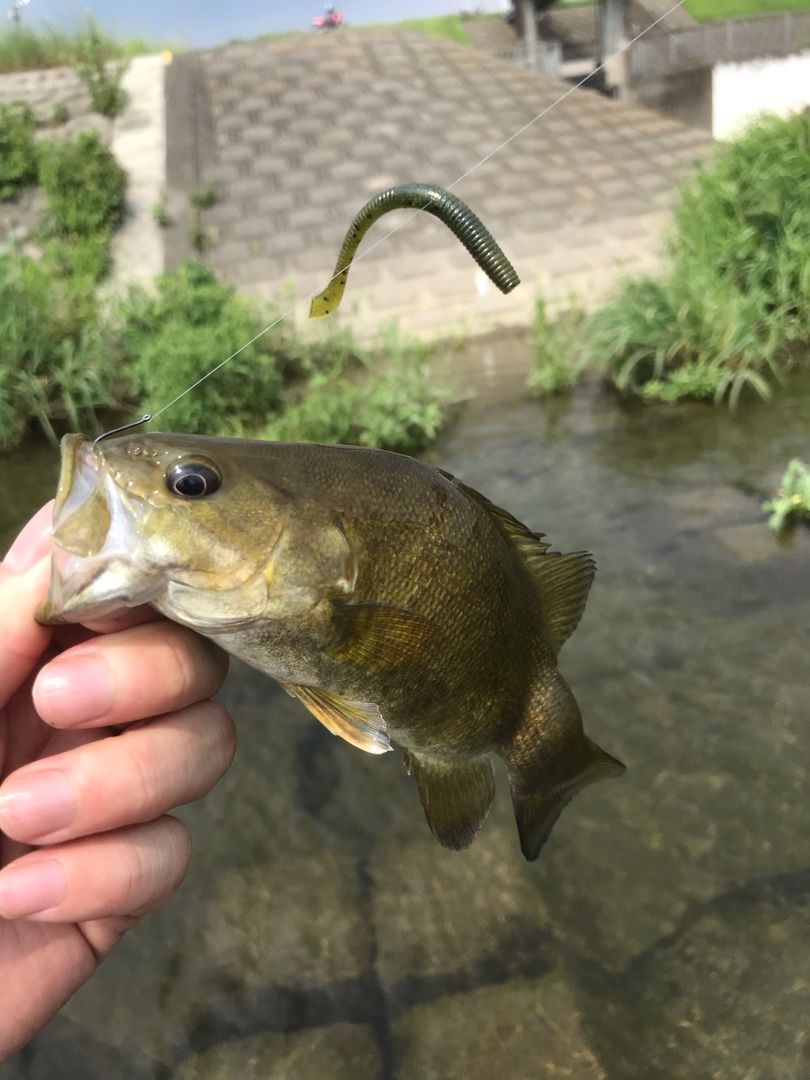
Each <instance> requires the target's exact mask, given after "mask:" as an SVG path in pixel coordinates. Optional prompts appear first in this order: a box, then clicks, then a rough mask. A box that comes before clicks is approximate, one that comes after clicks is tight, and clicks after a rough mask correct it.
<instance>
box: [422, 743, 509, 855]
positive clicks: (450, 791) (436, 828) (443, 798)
mask: <svg viewBox="0 0 810 1080" xmlns="http://www.w3.org/2000/svg"><path fill="white" fill-rule="evenodd" d="M405 768H406V769H407V770H408V772H409V773H410V774H411V775H412V776H413V778H414V780H415V781H416V789H417V791H418V792H419V800H420V802H421V803H422V809H423V810H424V811H425V817H426V818H427V823H428V825H429V826H430V831H431V832H432V833H433V835H434V836H435V837H436V839H437V840H438V841H439V843H440V844H443V845H444V847H448V848H452V849H453V850H454V851H460V850H461V849H462V848H466V847H469V846H470V844H471V843H472V842H473V840H474V839H475V835H476V833H477V832H478V830H479V829H480V828H481V826H482V825H483V823H484V818H485V817H486V816H487V813H488V812H489V808H490V805H491V803H492V800H493V798H494V796H495V780H494V778H493V775H492V765H491V764H490V761H489V758H478V759H476V760H473V761H461V762H453V763H452V764H450V763H446V762H443V761H436V760H434V759H428V758H423V757H417V755H416V754H414V753H412V752H410V751H406V752H405Z"/></svg>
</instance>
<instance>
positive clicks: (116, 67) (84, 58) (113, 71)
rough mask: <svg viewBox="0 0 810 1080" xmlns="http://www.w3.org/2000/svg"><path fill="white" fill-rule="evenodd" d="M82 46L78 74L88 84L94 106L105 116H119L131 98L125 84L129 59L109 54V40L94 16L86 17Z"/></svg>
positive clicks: (80, 47) (77, 68)
mask: <svg viewBox="0 0 810 1080" xmlns="http://www.w3.org/2000/svg"><path fill="white" fill-rule="evenodd" d="M79 49H80V56H81V59H80V61H79V62H78V64H77V67H76V74H77V75H78V76H79V78H80V79H81V80H82V82H83V83H84V85H85V86H86V87H87V92H88V93H89V95H90V101H91V102H92V104H93V108H94V110H95V111H96V112H97V113H100V114H101V115H102V116H109V117H113V116H118V115H119V113H121V112H123V111H124V108H125V107H126V104H127V100H128V97H127V92H126V90H124V87H123V81H124V74H125V72H126V70H127V66H128V65H127V62H126V60H113V59H111V58H110V53H111V51H112V50H111V48H110V41H109V39H108V38H106V37H105V35H104V34H102V32H101V31H100V30H99V28H98V26H97V25H96V24H95V22H94V21H93V20H92V19H88V20H87V24H86V26H85V29H84V34H83V36H82V38H81V39H80V46H79Z"/></svg>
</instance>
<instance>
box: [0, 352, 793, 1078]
mask: <svg viewBox="0 0 810 1080" xmlns="http://www.w3.org/2000/svg"><path fill="white" fill-rule="evenodd" d="M507 341H508V345H509V348H511V349H512V350H513V352H512V359H511V363H512V369H508V371H507V375H506V376H505V377H504V378H502V379H499V380H495V385H494V388H493V390H492V392H490V393H489V394H488V396H487V397H485V398H483V399H480V400H478V401H477V402H473V403H470V404H468V405H467V407H466V408H465V410H464V412H463V414H462V416H461V418H460V420H459V421H458V423H457V424H456V425H455V427H454V428H453V429H452V430H451V431H450V432H449V434H448V435H447V436H446V437H445V438H444V439H443V440H442V441H441V442H440V443H439V444H438V445H437V446H436V447H435V448H434V449H433V450H432V452H431V454H430V457H431V459H433V460H436V461H437V462H441V463H442V464H443V465H444V466H445V467H446V468H448V469H450V470H451V471H453V472H455V473H456V474H458V475H459V476H460V477H462V478H463V479H464V480H465V481H467V482H469V483H471V484H473V485H474V486H476V487H478V488H480V489H481V490H482V491H484V492H485V493H486V494H487V495H488V496H489V497H491V498H492V499H494V500H495V501H496V502H500V503H503V504H504V505H506V506H508V507H509V509H510V510H512V511H513V512H514V513H516V514H517V515H518V516H519V517H522V518H523V519H524V520H525V521H526V522H527V523H528V524H529V525H531V526H533V527H535V528H538V529H541V530H543V531H545V532H546V533H547V534H548V535H549V538H550V539H551V540H552V541H553V542H554V544H555V546H557V547H560V548H562V549H564V550H565V549H578V548H582V547H588V548H590V549H591V550H592V551H593V552H594V553H595V554H596V556H597V561H598V564H599V573H598V576H597V582H596V585H595V587H594V590H593V593H592V598H591V600H590V602H589V606H588V610H587V612H586V616H585V619H584V621H583V623H582V625H581V626H580V628H579V629H578V631H577V633H576V634H575V635H574V637H573V638H572V640H571V641H570V643H569V644H568V645H567V646H566V649H565V651H564V653H563V656H562V669H563V671H564V673H565V675H566V677H567V678H568V679H569V681H570V682H571V684H572V686H573V687H574V688H575V691H576V693H577V697H578V699H579V701H580V705H581V707H582V711H583V714H584V716H585V718H586V724H587V728H588V731H589V732H590V733H591V734H592V736H593V738H594V739H595V740H596V741H597V742H599V743H600V744H603V745H606V746H609V747H610V748H611V750H612V751H613V752H615V753H616V754H617V756H619V757H621V758H622V759H623V760H624V761H626V762H627V764H628V766H629V769H628V773H627V775H626V776H625V777H624V778H623V779H621V780H619V781H615V782H614V783H612V784H602V785H597V786H595V787H594V788H592V789H588V790H587V791H586V792H584V793H583V794H582V795H580V796H578V798H577V800H576V801H575V802H574V803H573V804H572V806H571V807H570V808H569V809H568V811H567V812H566V814H564V815H563V817H562V819H561V820H560V822H559V823H558V825H557V826H556V828H555V832H554V834H553V836H552V838H551V840H550V842H549V844H548V846H547V848H546V849H545V850H544V852H543V856H542V857H541V859H540V862H539V863H538V864H536V865H528V864H526V863H524V861H523V860H522V858H521V857H520V854H519V851H518V847H517V839H516V835H515V830H514V824H513V822H512V820H511V817H510V811H509V803H508V797H507V792H506V789H505V785H503V784H501V785H500V787H499V792H498V798H497V803H496V807H495V809H494V811H493V814H492V816H491V817H490V819H489V820H488V822H487V824H486V826H485V828H484V831H483V833H482V835H481V837H480V839H479V840H478V841H477V843H476V845H475V846H474V847H473V848H472V849H471V850H470V851H469V852H467V853H463V854H452V853H448V852H446V851H444V850H443V849H441V848H439V847H438V845H437V844H436V843H435V841H434V840H433V839H432V837H431V836H430V835H429V833H428V831H427V828H426V826H425V824H424V821H423V818H422V814H421V810H420V808H419V805H418V801H417V798H416V795H415V792H414V791H413V790H412V785H411V781H410V779H409V778H408V777H407V776H406V775H405V773H404V771H403V769H402V767H401V764H400V763H399V761H398V755H393V754H391V755H387V756H386V757H383V758H370V757H367V756H365V755H362V754H360V753H358V752H357V751H354V750H352V748H350V747H348V746H346V745H344V744H341V743H339V742H338V741H337V740H335V739H333V738H331V737H330V736H329V735H328V734H327V733H326V732H324V731H322V730H321V729H320V728H318V727H317V726H316V725H315V723H314V722H313V721H312V720H310V719H309V717H308V716H307V714H306V713H305V712H304V711H303V709H302V708H301V707H300V706H299V705H298V704H297V703H295V702H293V701H291V700H290V699H288V698H287V697H286V696H285V695H283V694H282V693H280V692H278V691H277V690H276V688H275V687H274V685H273V684H271V683H269V682H268V681H266V680H264V679H262V678H261V677H260V676H258V675H255V674H253V673H251V672H249V671H247V670H246V669H244V668H242V667H236V668H235V669H234V674H233V676H232V678H231V680H230V681H229V684H228V686H227V687H226V691H225V694H224V697H225V698H226V700H227V701H228V704H229V705H230V707H231V708H232V710H233V711H234V713H235V715H236V717H237V720H238V725H239V729H240V753H239V756H238V758H237V762H236V765H235V767H234V768H233V769H232V771H231V773H230V774H229V776H228V777H227V778H226V779H225V781H224V782H223V783H222V784H221V785H220V787H219V788H218V789H217V790H216V791H215V792H214V794H213V795H212V796H211V797H210V798H209V799H207V800H206V801H205V802H204V803H203V804H201V805H199V806H195V807H192V808H190V809H188V810H187V811H184V812H183V814H182V816H183V817H184V819H185V820H186V821H187V822H188V823H189V825H190V827H191V829H192V831H193V833H194V836H195V844H196V855H195V860H194V863H193V867H192V870H191V874H190V878H189V881H188V883H187V885H186V886H185V887H184V889H183V891H182V893H181V895H180V896H179V897H178V899H177V900H176V901H175V903H174V904H173V905H172V906H171V907H170V908H169V909H168V910H167V911H165V912H163V913H161V914H159V915H157V916H154V917H152V918H150V919H149V920H147V921H146V922H145V923H144V925H143V926H142V927H141V928H140V929H139V930H138V931H137V932H136V933H134V934H132V935H131V936H130V937H129V939H128V940H127V941H125V943H124V945H123V946H122V948H121V949H119V950H118V952H117V953H116V954H115V955H114V956H113V957H112V958H111V959H110V960H109V961H108V962H107V963H106V964H105V966H104V968H103V970H102V972H101V974H100V976H99V977H98V978H96V979H95V980H94V981H93V982H92V983H91V984H90V985H89V986H88V987H86V988H85V989H84V990H83V991H82V992H81V993H80V994H79V995H78V996H77V997H76V999H75V1000H74V1001H73V1002H72V1003H71V1004H70V1005H69V1006H68V1007H67V1009H66V1010H65V1011H64V1013H63V1016H62V1017H61V1018H60V1019H59V1020H57V1021H56V1022H55V1023H54V1024H53V1025H51V1027H50V1028H49V1029H48V1030H47V1031H46V1032H44V1033H43V1034H42V1035H41V1036H40V1037H39V1038H38V1039H37V1040H35V1042H34V1044H33V1045H32V1046H31V1047H30V1048H29V1049H28V1051H26V1053H25V1054H24V1055H21V1056H20V1057H19V1058H18V1059H17V1061H16V1062H14V1063H13V1064H11V1065H10V1066H9V1067H8V1077H9V1078H10V1080H11V1078H13V1080H20V1078H22V1077H26V1078H34V1077H36V1078H39V1077H45V1076H47V1077H49V1078H56V1080H73V1078H74V1077H76V1078H78V1077H86V1076H88V1075H92V1076H105V1077H106V1076H115V1077H125V1078H129V1077H132V1078H133V1080H140V1078H147V1077H150V1078H152V1077H177V1078H178V1080H192V1078H215V1077H229V1078H230V1077H234V1076H242V1077H285V1078H288V1077H289V1078H293V1077H294V1078H296V1080H298V1078H300V1080H304V1078H306V1080H311V1078H313V1077H329V1078H332V1080H342V1078H343V1077H346V1078H348V1077H352V1078H353V1080H355V1078H358V1077H360V1078H366V1077H368V1078H371V1077H394V1076H396V1077H397V1078H400V1077H401V1078H403V1080H417V1078H418V1080H434V1078H435V1080H456V1078H458V1080H462V1078H463V1080H484V1078H486V1080H491V1077H492V1076H493V1075H499V1074H502V1075H504V1076H509V1077H510V1080H530V1078H531V1080H535V1078H538V1077H545V1076H549V1077H551V1076H555V1077H558V1076H570V1077H576V1078H584V1080H591V1078H598V1077H608V1078H611V1080H613V1078H616V1080H618V1078H625V1077H644V1078H647V1077H650V1078H655V1077H661V1078H664V1077H666V1078H672V1077H684V1078H687V1077H688V1078H690V1080H692V1078H695V1077H704V1076H718V1077H723V1078H724V1080H725V1078H735V1077H739V1078H741V1080H742V1078H743V1077H746V1078H747V1077H752V1076H756V1077H760V1076H761V1077H765V1076H767V1077H785V1078H787V1077H790V1078H793V1077H799V1076H802V1075H807V1074H808V1073H809V1072H810V1051H809V1050H808V1031H807V1027H808V1025H807V1017H808V1016H810V983H808V980H807V977H806V975H807V965H808V959H810V944H808V943H810V904H808V899H810V869H808V863H809V862H810V859H809V858H808V851H807V836H808V829H809V828H810V803H809V802H808V799H807V788H808V779H809V778H810V748H809V744H808V739H807V733H806V725H807V701H808V699H809V695H810V669H809V668H808V664H807V655H808V643H809V642H808V627H809V626H810V572H808V567H810V561H809V558H808V557H809V556H810V532H808V531H807V530H803V531H800V532H797V533H796V534H795V536H794V538H793V542H792V544H791V545H790V546H788V547H783V546H780V545H779V544H778V543H777V542H776V541H775V539H774V538H773V537H772V536H771V534H770V532H769V531H768V529H767V526H766V524H765V519H764V516H763V515H762V513H761V510H760V502H761V500H762V498H763V497H765V496H766V495H767V494H768V493H769V492H770V491H771V490H772V489H773V488H774V487H775V486H776V484H777V483H778V480H779V478H780V475H781V471H782V469H783V467H784V465H785V463H786V462H787V460H788V459H789V458H790V457H791V456H794V455H797V454H799V455H802V454H803V455H805V456H806V455H807V450H808V430H807V415H808V408H809V407H810V380H808V379H804V380H803V381H799V380H796V379H794V380H793V381H792V382H791V383H790V384H789V387H788V388H787V390H786V391H784V392H782V393H780V395H779V396H778V397H777V399H776V401H775V402H774V403H773V404H772V405H770V406H761V405H758V404H756V403H752V404H750V405H749V406H747V407H746V408H744V409H742V410H740V412H739V413H738V414H736V415H735V416H729V415H728V414H727V413H725V412H722V411H719V410H713V409H711V408H709V407H705V406H694V407H693V406H688V405H687V406H679V407H678V408H677V409H674V410H673V409H669V408H666V407H661V408H645V409H642V408H638V407H633V406H626V405H622V404H621V403H619V402H617V401H616V400H615V399H613V398H612V397H610V396H605V395H603V394H602V393H601V392H600V391H599V389H598V388H597V387H593V388H591V389H590V390H586V391H585V392H583V393H580V394H577V395H576V396H575V397H574V398H573V399H571V400H562V401H560V402H552V403H551V404H549V405H546V406H540V405H537V404H535V403H531V402H527V401H525V400H522V399H521V398H520V396H519V394H518V392H517V387H518V385H519V383H518V380H517V377H516V374H517V372H518V370H519V369H520V368H521V367H522V366H523V365H524V363H525V360H524V356H523V354H517V353H516V352H515V351H514V350H515V339H513V338H511V339H507ZM485 347H486V348H487V349H489V350H493V349H495V350H497V348H498V344H497V341H496V342H495V343H493V342H490V343H488V344H487V345H486V346H485ZM504 347H505V346H504ZM507 368H508V365H507ZM485 370H486V365H482V364H481V363H480V357H478V356H472V357H471V360H470V376H469V377H470V379H471V381H473V382H475V381H476V379H477V378H478V377H479V376H480V374H481V371H484V372H485ZM489 370H490V371H491V370H493V368H492V365H491V364H490V365H489ZM494 370H502V368H501V369H499V368H497V366H496V367H495V369H494ZM509 370H511V375H510V374H509ZM476 372H477V373H476ZM521 377H522V375H521ZM486 378H487V379H489V380H490V383H492V379H491V377H490V376H486ZM510 380H511V381H510ZM45 457H46V455H43V457H42V461H41V462H40V464H39V465H35V464H34V463H33V460H32V459H31V458H30V456H29V457H28V458H26V457H25V456H18V457H17V458H15V459H13V460H11V461H9V460H7V461H6V462H5V464H6V475H7V478H10V481H11V483H10V487H9V490H11V491H12V492H14V493H16V492H19V493H20V495H19V499H20V501H19V502H18V503H17V504H16V505H15V507H14V509H13V511H12V510H10V508H9V507H8V506H6V507H4V513H5V514H6V517H5V519H4V525H5V526H6V528H7V527H8V524H9V523H10V521H11V520H12V519H13V518H14V516H15V515H16V517H17V519H19V518H20V517H22V516H23V514H24V513H27V512H28V511H29V509H31V508H32V505H29V504H33V503H35V502H36V501H37V497H36V496H35V493H34V491H33V490H32V487H33V481H32V470H35V469H37V468H42V469H43V475H44V473H46V472H47V473H50V474H51V475H52V472H53V468H52V466H53V462H52V460H51V458H50V456H48V459H47V467H46V464H45ZM51 482H52V481H51V479H50V476H49V477H48V484H50V483H51ZM45 486H48V485H45ZM17 497H18V496H16V495H15V498H17ZM23 499H28V503H27V504H24V503H23V501H22V500H23ZM4 1075H5V1074H4Z"/></svg>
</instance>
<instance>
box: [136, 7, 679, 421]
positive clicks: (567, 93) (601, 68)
mask: <svg viewBox="0 0 810 1080" xmlns="http://www.w3.org/2000/svg"><path fill="white" fill-rule="evenodd" d="M685 2H686V0H678V2H677V3H676V4H673V5H672V7H671V8H669V9H668V10H667V11H665V12H664V14H663V15H659V16H658V18H657V19H656V20H655V21H654V22H651V23H650V25H649V26H646V27H645V28H644V29H643V30H641V31H639V33H638V34H636V36H635V37H634V38H631V39H630V40H629V41H628V42H626V44H624V45H622V47H621V48H620V49H619V50H618V51H617V52H615V53H613V55H612V56H608V57H607V58H606V59H605V60H603V61H602V63H601V64H599V65H598V66H597V67H595V68H594V69H593V71H591V72H589V73H588V74H587V75H585V76H584V77H583V78H582V79H580V81H579V82H577V83H574V85H573V86H571V87H570V88H569V89H568V90H566V91H565V93H564V94H560V96H559V97H558V98H557V99H556V100H555V101H552V102H551V104H550V105H547V106H546V107H545V108H544V109H542V110H541V111H540V112H539V113H538V114H537V115H536V116H535V117H533V119H531V120H528V121H527V122H526V123H525V124H523V125H522V126H521V127H519V128H518V129H517V130H516V131H514V132H512V134H511V135H510V136H509V137H508V138H506V139H504V141H503V142H502V143H499V144H498V145H497V146H496V147H494V148H493V149H492V150H490V152H489V153H488V154H485V155H484V157H482V158H480V160H478V161H476V163H475V164H474V165H471V166H470V168H469V169H467V171H466V172H463V173H462V174H461V176H459V177H457V178H456V179H455V180H454V181H453V182H452V184H448V185H447V190H448V191H452V190H453V188H455V187H457V186H458V185H459V184H460V183H462V181H464V180H466V179H467V177H468V176H470V175H471V174H472V173H474V172H475V171H476V169H480V168H481V166H482V165H485V164H486V163H487V162H488V161H491V160H492V158H494V157H495V155H496V154H499V153H500V152H501V151H502V150H505V149H506V147H507V146H509V144H510V143H512V142H514V140H515V139H517V138H519V137H520V136H521V135H522V134H523V133H524V131H528V129H529V128H530V127H533V126H534V125H535V124H536V123H537V122H538V120H542V119H543V117H545V116H548V114H549V113H550V112H551V111H552V110H553V109H556V108H557V106H558V105H561V104H562V103H563V102H564V101H565V100H566V99H567V98H569V97H570V96H571V95H572V94H573V93H575V91H577V90H579V89H580V88H581V87H582V86H584V85H585V83H586V82H588V80H589V79H592V78H593V77H594V75H598V74H599V72H600V71H604V69H605V68H606V67H607V65H608V64H609V63H610V62H611V61H612V60H616V59H617V58H618V57H619V56H621V55H622V53H625V52H627V50H628V49H629V48H631V47H632V46H633V45H635V43H636V42H637V41H640V40H641V38H643V37H644V35H645V34H649V32H650V31H651V30H653V29H655V27H656V26H658V24H659V23H661V22H663V21H664V19H667V18H669V16H670V15H671V14H672V13H673V12H674V11H677V10H678V8H681V7H683V5H684V3H685ZM427 205H428V204H426V205H425V206H423V207H421V208H420V209H418V210H414V211H413V213H411V214H409V215H408V216H407V217H406V218H404V219H403V220H402V221H401V222H400V223H399V224H398V225H395V226H394V227H393V228H392V229H390V230H389V231H388V232H387V233H384V234H383V235H382V236H381V237H380V238H379V240H375V241H374V243H372V244H369V246H368V247H367V248H365V250H364V251H362V252H360V253H358V254H357V256H356V257H355V258H354V260H353V262H354V263H357V262H360V260H361V259H364V258H365V257H366V256H367V255H370V254H371V252H372V251H374V249H375V248H378V247H379V246H380V244H384V243H385V242H386V240H389V239H390V238H391V237H392V236H393V235H394V234H395V233H398V232H399V231H400V229H404V228H405V226H406V225H409V224H410V223H411V221H413V219H414V218H415V217H418V215H419V214H421V213H422V211H423V210H425V209H427ZM346 269H347V267H345V266H343V267H340V269H339V270H336V271H335V273H334V274H333V275H332V277H331V278H330V279H329V284H331V283H332V282H333V281H334V280H335V278H337V277H339V276H340V275H341V274H342V273H343V271H344V270H346ZM322 291H323V288H318V289H315V291H314V292H311V293H309V294H308V295H307V296H304V297H302V299H300V300H298V301H297V302H296V303H295V304H293V306H292V307H291V308H288V309H287V311H284V312H282V314H281V315H279V316H278V317H277V318H275V319H274V320H273V321H272V322H271V323H268V325H267V326H265V328H264V329H263V330H260V331H259V333H258V334H256V336H255V337H252V338H251V339H250V341H247V342H245V344H244V345H242V346H241V347H240V348H238V349H237V350H236V351H235V352H232V353H231V355H230V356H226V357H225V359H224V360H222V361H221V362H220V363H219V364H217V365H216V367H213V368H211V370H210V371H207V372H206V373H205V374H204V375H202V376H200V378H199V379H197V381H196V382H194V383H192V384H191V386H189V387H187V388H186V389H185V390H183V391H182V393H180V394H178V395H177V397H174V398H172V400H171V401H170V402H169V403H168V404H167V405H164V406H163V407H162V408H161V409H158V410H157V412H153V413H151V414H146V415H148V416H149V418H150V420H156V419H157V418H158V417H159V416H161V415H162V414H163V413H165V412H166V410H167V409H170V408H171V407H172V405H176V404H177V402H178V401H180V400H181V398H184V397H185V396H186V394H190V393H191V392H192V390H196V389H197V387H198V386H200V385H201V384H202V383H204V382H205V381H206V379H210V378H211V376H212V375H216V373H217V372H218V371H219V370H220V369H221V368H224V367H225V365H226V364H228V363H230V361H231V360H233V359H234V358H235V357H237V356H239V354H240V353H243V352H244V351H245V349H249V348H250V346H251V345H255V343H256V342H257V341H258V340H259V338H262V337H264V335H265V334H268V333H269V332H270V331H271V330H272V329H274V327H276V326H278V324H279V323H280V322H283V321H284V320H285V319H288V318H289V317H290V316H291V315H294V314H295V313H296V312H297V311H298V310H299V308H301V307H303V306H304V305H305V304H308V303H310V302H311V301H312V300H313V299H314V297H316V296H318V295H320V293H321V292H322ZM144 422H146V421H145V419H144V420H141V421H139V423H144Z"/></svg>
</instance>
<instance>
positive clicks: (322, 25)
mask: <svg viewBox="0 0 810 1080" xmlns="http://www.w3.org/2000/svg"><path fill="white" fill-rule="evenodd" d="M312 26H313V28H314V29H315V30H339V29H340V28H341V26H343V13H342V12H341V11H338V9H337V8H336V7H335V6H334V4H325V5H324V9H323V15H316V16H315V18H314V19H313V20H312Z"/></svg>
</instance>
